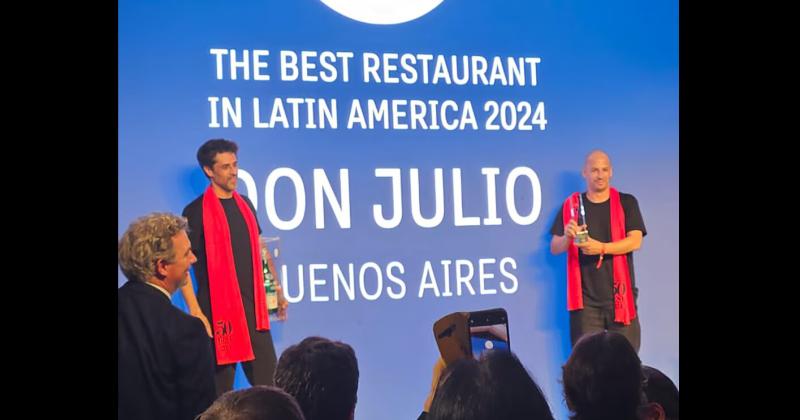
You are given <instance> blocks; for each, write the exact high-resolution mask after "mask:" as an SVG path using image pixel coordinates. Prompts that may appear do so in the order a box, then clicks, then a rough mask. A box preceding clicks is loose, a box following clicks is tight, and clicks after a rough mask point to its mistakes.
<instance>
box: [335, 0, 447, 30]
mask: <svg viewBox="0 0 800 420" xmlns="http://www.w3.org/2000/svg"><path fill="white" fill-rule="evenodd" d="M320 1H321V2H322V3H323V4H325V5H326V6H328V7H330V8H331V9H333V10H335V11H336V12H338V13H339V14H342V15H344V16H347V17H349V18H350V19H353V20H357V21H359V22H364V23H372V24H375V25H394V24H397V23H405V22H408V21H410V20H414V19H416V18H418V17H420V16H424V15H425V14H427V13H428V12H430V11H431V10H433V9H435V8H436V6H438V5H439V4H441V3H442V2H443V1H444V0H320Z"/></svg>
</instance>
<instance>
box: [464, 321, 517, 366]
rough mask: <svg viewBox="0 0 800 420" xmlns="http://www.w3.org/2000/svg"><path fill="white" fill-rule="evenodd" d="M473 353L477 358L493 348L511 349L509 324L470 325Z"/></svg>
mask: <svg viewBox="0 0 800 420" xmlns="http://www.w3.org/2000/svg"><path fill="white" fill-rule="evenodd" d="M469 335H470V341H471V342H472V355H473V356H474V357H475V358H476V359H477V358H479V357H480V356H481V354H483V352H485V351H487V350H492V349H500V350H509V344H508V324H507V323H502V324H492V325H478V326H475V325H472V326H470V327H469Z"/></svg>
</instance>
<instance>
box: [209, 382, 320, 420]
mask: <svg viewBox="0 0 800 420" xmlns="http://www.w3.org/2000/svg"><path fill="white" fill-rule="evenodd" d="M199 420H305V418H304V417H303V411H302V410H300V406H299V405H297V401H295V399H294V397H292V396H291V395H289V394H287V393H286V392H285V391H283V390H282V389H280V388H276V387H274V386H263V385H256V386H254V387H251V388H247V389H240V390H238V391H228V392H226V393H224V394H222V396H221V397H219V398H217V400H216V401H214V404H212V405H211V407H208V410H206V411H205V412H204V413H203V414H202V415H201V416H200V418H199Z"/></svg>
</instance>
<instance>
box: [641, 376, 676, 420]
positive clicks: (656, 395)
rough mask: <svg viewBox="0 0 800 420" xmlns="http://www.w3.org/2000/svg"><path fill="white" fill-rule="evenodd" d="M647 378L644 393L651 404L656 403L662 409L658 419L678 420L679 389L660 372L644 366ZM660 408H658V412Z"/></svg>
mask: <svg viewBox="0 0 800 420" xmlns="http://www.w3.org/2000/svg"><path fill="white" fill-rule="evenodd" d="M642 372H644V377H645V387H644V393H645V395H646V396H647V400H648V401H649V402H650V403H656V404H658V405H659V407H660V408H661V412H662V413H663V415H662V414H661V413H659V416H658V417H663V418H665V419H666V420H678V414H679V413H678V399H679V398H678V387H677V386H675V383H674V382H672V380H671V379H670V378H669V377H668V376H667V375H665V374H664V373H663V372H661V371H660V370H658V369H656V368H654V367H650V366H642ZM657 409H658V408H656V410H657Z"/></svg>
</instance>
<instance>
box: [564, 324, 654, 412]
mask: <svg viewBox="0 0 800 420" xmlns="http://www.w3.org/2000/svg"><path fill="white" fill-rule="evenodd" d="M562 382H563V385H564V398H565V399H566V402H567V407H568V408H569V409H570V411H572V413H573V415H571V416H570V418H571V419H573V420H595V419H597V420H600V419H612V418H613V419H619V420H629V419H630V420H633V419H636V416H637V409H638V407H639V406H640V404H641V403H642V402H643V401H642V386H643V382H644V376H643V374H642V363H641V361H640V360H639V356H638V355H637V354H636V350H634V349H633V347H632V346H631V344H630V342H628V339H627V338H625V336H623V335H622V334H618V333H615V332H608V331H603V332H598V333H593V334H587V335H585V336H583V337H581V339H580V340H578V342H577V343H576V344H575V348H573V349H572V354H571V355H570V356H569V359H568V360H567V363H566V364H565V365H564V367H563V370H562Z"/></svg>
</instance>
